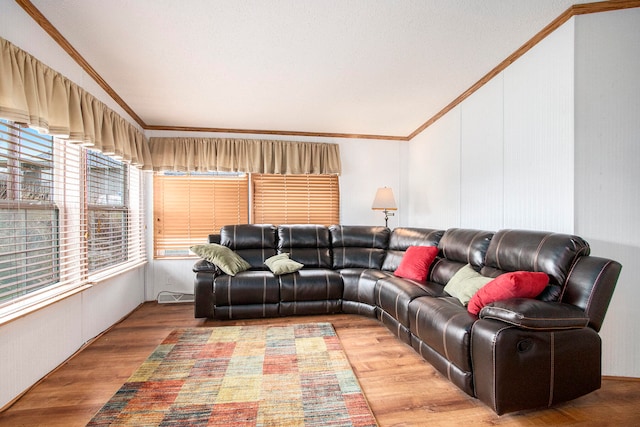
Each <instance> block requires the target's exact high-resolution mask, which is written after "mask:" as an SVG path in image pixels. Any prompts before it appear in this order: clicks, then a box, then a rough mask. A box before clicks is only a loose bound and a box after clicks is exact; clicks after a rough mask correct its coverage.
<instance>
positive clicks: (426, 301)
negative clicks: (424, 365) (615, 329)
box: [193, 225, 621, 414]
mask: <svg viewBox="0 0 640 427" xmlns="http://www.w3.org/2000/svg"><path fill="white" fill-rule="evenodd" d="M209 239H210V242H212V243H214V242H219V243H221V244H222V245H225V246H228V247H230V248H231V249H233V250H234V251H235V252H236V253H237V254H239V255H240V256H241V257H242V258H244V259H245V260H246V261H248V262H249V263H250V264H251V266H252V268H251V269H250V270H247V271H244V272H241V273H238V274H236V275H235V276H228V275H226V274H223V273H221V272H220V270H219V269H217V268H216V267H215V266H214V265H213V264H211V263H209V262H208V261H205V260H200V261H198V262H197V263H196V264H195V265H194V268H193V270H194V272H195V316H196V317H209V318H216V319H239V318H250V317H276V316H288V315H307V314H309V315H310V314H325V313H354V314H360V315H364V316H369V317H375V318H377V319H378V320H380V321H381V322H382V323H383V324H384V325H385V326H386V327H387V328H388V329H389V330H391V331H392V332H393V333H394V334H395V335H396V336H397V337H398V338H399V339H400V340H402V341H403V342H405V343H407V344H408V345H411V346H412V347H413V348H414V349H415V350H416V351H417V352H418V353H419V354H420V355H421V356H422V357H423V358H424V359H425V360H427V361H428V362H430V363H431V364H432V365H433V366H434V367H435V368H436V369H437V370H438V371H440V372H441V373H442V374H443V375H444V376H446V377H447V378H448V379H449V380H450V381H451V382H452V383H454V384H455V385H456V386H458V387H459V388H460V389H462V390H463V391H465V392H466V393H468V394H469V395H470V396H473V397H476V398H478V399H479V400H481V401H482V402H484V403H485V404H486V405H488V406H489V407H491V409H493V410H494V411H495V412H496V413H497V414H503V413H506V412H512V411H518V410H524V409H533V408H544V407H549V406H552V405H554V404H557V403H559V402H564V401H567V400H571V399H574V398H577V397H579V396H582V395H584V394H587V393H590V392H591V391H594V390H596V389H598V388H599V387H600V382H601V340H600V336H599V335H598V331H599V330H600V327H601V325H602V321H603V319H604V316H605V312H606V310H607V307H608V305H609V301H610V299H611V296H612V294H613V290H614V287H615V285H616V282H617V279H618V276H619V274H620V270H621V265H620V264H619V263H617V262H616V261H612V260H609V259H605V258H599V257H593V256H590V255H589V252H590V249H589V245H588V243H587V242H585V241H584V240H583V239H581V238H580V237H577V236H572V235H566V234H558V233H548V232H540V231H529V230H500V231H498V232H495V233H494V232H489V231H481V230H471V229H460V228H453V229H448V230H434V229H424V228H407V227H402V228H396V229H394V230H393V231H392V230H389V229H388V228H386V227H373V226H346V225H333V226H331V227H324V226H316V225H281V226H277V227H276V226H272V225H231V226H225V227H223V228H222V230H221V232H220V234H219V235H212V236H210V237H209ZM410 246H438V256H437V258H436V260H435V261H434V262H433V264H432V265H431V267H430V270H429V275H428V278H427V281H426V282H416V281H414V280H409V279H403V278H400V277H396V276H394V274H393V272H394V271H395V270H396V269H397V268H398V266H399V265H400V262H401V260H402V257H403V255H404V253H405V251H406V250H407V248H408V247H410ZM283 252H288V253H290V256H291V258H292V259H294V260H296V261H298V262H301V263H302V264H304V268H302V269H301V270H300V271H298V272H296V273H290V274H285V275H281V276H274V275H273V274H272V273H271V272H270V271H269V270H268V269H267V268H266V267H265V265H264V264H263V263H264V261H265V260H266V259H267V258H268V257H270V256H272V255H275V254H277V253H283ZM466 264H470V265H472V266H473V267H474V269H475V270H477V271H478V272H480V273H481V274H482V275H484V276H488V277H497V276H498V275H500V274H502V273H505V272H511V271H522V270H524V271H539V272H545V273H547V274H548V276H549V278H550V283H549V286H547V288H546V289H545V290H544V291H543V292H542V293H541V294H540V295H539V296H538V297H537V298H535V299H531V298H527V299H525V298H514V299H508V300H502V301H497V302H494V303H492V304H489V305H487V306H485V307H484V308H483V309H482V311H480V313H479V315H478V316H476V315H473V314H470V313H469V312H468V311H467V309H466V307H464V306H463V305H462V304H461V303H460V301H459V300H458V299H457V298H454V297H452V296H450V295H448V294H447V293H446V292H445V291H444V286H445V285H446V284H447V282H448V281H449V279H450V278H451V277H452V276H453V275H454V274H455V273H456V272H457V271H458V270H459V269H460V268H461V267H463V266H464V265H466Z"/></svg>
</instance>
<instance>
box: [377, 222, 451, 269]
mask: <svg viewBox="0 0 640 427" xmlns="http://www.w3.org/2000/svg"><path fill="white" fill-rule="evenodd" d="M443 234H444V230H434V229H431V228H410V227H398V228H394V229H393V231H392V232H391V236H390V237H389V249H388V250H387V255H386V257H385V258H384V262H383V263H382V269H383V270H385V271H396V270H397V268H398V267H399V266H400V262H401V261H402V257H403V256H404V253H405V251H406V250H407V248H408V247H409V246H438V242H440V239H441V238H442V235H443Z"/></svg>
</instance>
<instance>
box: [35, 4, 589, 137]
mask: <svg viewBox="0 0 640 427" xmlns="http://www.w3.org/2000/svg"><path fill="white" fill-rule="evenodd" d="M32 3H33V5H35V7H37V8H38V9H39V10H40V12H42V14H43V15H44V16H45V17H46V18H47V19H48V20H49V21H50V22H51V24H52V25H53V26H54V27H55V28H56V29H57V30H58V31H59V32H60V33H61V34H62V36H64V37H65V38H66V39H67V40H68V41H69V42H70V44H71V45H72V46H73V47H74V48H75V49H76V50H77V51H78V52H79V54H80V55H81V56H82V57H83V58H84V59H85V60H86V61H87V62H88V63H89V64H90V65H91V66H92V67H93V68H94V69H95V71H96V72H97V73H98V74H99V75H100V76H101V77H102V78H103V79H104V80H105V81H106V82H107V83H108V85H109V86H110V87H111V88H112V89H113V90H114V91H115V92H116V93H117V94H118V95H119V96H120V97H121V98H122V99H123V100H124V102H125V103H126V104H127V105H128V106H129V107H130V108H131V109H132V110H133V111H134V112H135V114H136V115H138V116H139V117H140V118H141V119H142V121H143V122H144V124H145V125H148V126H161V127H168V126H178V127H197V128H228V129H252V130H264V131H284V132H310V133H347V134H367V135H397V136H406V135H409V134H411V133H412V132H413V131H414V130H416V128H418V127H420V126H421V125H422V124H423V123H425V122H426V121H427V120H429V119H430V118H431V117H432V116H434V115H435V114H437V113H438V112H439V111H440V110H442V108H444V107H445V106H446V105H447V104H449V103H450V102H451V101H453V100H454V99H455V98H456V97H457V96H459V95H460V94H461V93H463V92H464V91H466V90H467V89H468V88H469V87H471V86H472V85H473V84H474V83H476V82H477V81H478V80H479V79H481V78H482V77H483V76H484V75H485V74H487V73H488V72H489V71H491V70H492V69H493V68H494V67H496V66H497V65H498V64H499V63H501V62H502V61H503V60H504V59H505V58H507V57H508V56H509V55H511V54H512V53H513V52H514V51H516V50H517V49H518V48H520V47H521V46H522V45H523V44H524V43H526V42H527V41H528V40H530V39H531V38H532V37H533V36H534V35H536V34H537V33H538V32H539V31H540V30H541V29H543V28H544V27H545V26H546V25H547V24H549V23H550V22H552V21H553V20H554V19H555V18H557V17H558V16H559V15H561V14H562V13H563V12H564V11H566V10H567V9H568V8H569V7H570V6H571V5H573V4H576V3H587V2H584V1H575V0H508V1H506V0H482V1H480V0H417V1H406V0H405V1H399V0H398V1H392V0H316V1H311V0H308V1H307V0H271V1H257V0H256V1H247V0H233V1H231V0H228V1H221V0H183V1H176V0H108V1H106V0H32Z"/></svg>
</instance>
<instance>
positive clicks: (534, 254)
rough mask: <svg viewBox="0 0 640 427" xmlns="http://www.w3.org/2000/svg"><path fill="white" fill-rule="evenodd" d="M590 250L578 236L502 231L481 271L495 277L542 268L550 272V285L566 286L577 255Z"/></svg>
mask: <svg viewBox="0 0 640 427" xmlns="http://www.w3.org/2000/svg"><path fill="white" fill-rule="evenodd" d="M589 252H590V249H589V244H588V243H587V242H586V241H585V240H583V239H582V238H581V237H578V236H573V235H569V234H560V233H550V232H545V231H532V230H500V231H498V232H497V233H496V234H495V235H494V236H493V239H491V243H490V244H489V248H488V249H487V256H486V258H485V265H484V267H483V268H482V271H481V272H482V274H483V275H485V276H490V277H496V276H497V275H499V274H502V273H505V272H509V271H539V272H543V273H547V275H548V276H549V283H550V284H552V285H560V286H564V284H565V281H566V279H567V277H568V275H569V271H571V267H572V266H573V264H574V263H575V262H576V260H577V259H578V257H580V256H586V255H589Z"/></svg>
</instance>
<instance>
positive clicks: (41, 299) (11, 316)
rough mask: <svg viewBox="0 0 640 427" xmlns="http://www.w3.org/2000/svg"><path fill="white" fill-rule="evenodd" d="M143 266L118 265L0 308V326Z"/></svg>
mask: <svg viewBox="0 0 640 427" xmlns="http://www.w3.org/2000/svg"><path fill="white" fill-rule="evenodd" d="M145 264H146V261H142V262H136V263H131V264H126V265H120V266H118V267H117V268H113V269H110V270H105V271H103V272H100V273H99V274H95V275H92V276H90V277H89V281H88V282H87V283H83V284H81V285H66V286H64V285H63V286H56V287H53V288H52V289H48V290H46V291H43V292H41V293H37V294H34V295H31V296H30V297H28V298H25V299H23V300H21V301H16V302H15V303H13V304H9V305H7V306H5V307H2V308H0V326H2V325H5V324H7V323H10V322H13V321H14V320H18V319H20V318H22V317H25V316H27V315H29V314H31V313H34V312H36V311H38V310H42V309H44V308H46V307H48V306H50V305H52V304H55V303H57V302H60V301H62V300H65V299H67V298H69V297H72V296H74V295H76V294H78V293H80V292H83V291H85V290H87V289H89V288H91V287H93V286H94V285H96V284H98V283H100V282H104V281H105V280H108V279H111V278H114V277H116V276H119V275H121V274H123V273H126V272H128V271H131V270H133V269H135V268H138V267H141V266H143V265H145Z"/></svg>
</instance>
